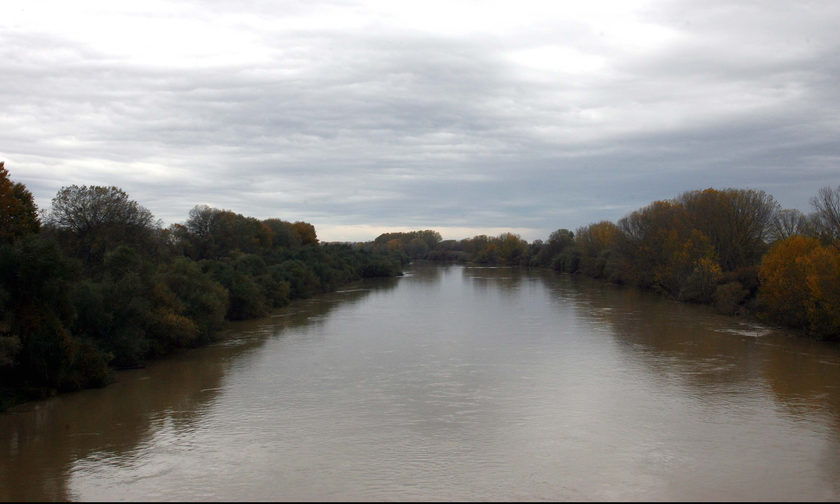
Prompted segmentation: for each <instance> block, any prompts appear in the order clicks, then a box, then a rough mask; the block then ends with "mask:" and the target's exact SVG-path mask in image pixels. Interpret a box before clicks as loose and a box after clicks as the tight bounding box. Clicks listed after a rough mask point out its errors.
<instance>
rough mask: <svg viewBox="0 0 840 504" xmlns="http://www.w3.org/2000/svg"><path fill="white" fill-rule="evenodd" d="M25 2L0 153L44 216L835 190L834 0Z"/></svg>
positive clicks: (548, 221) (344, 212)
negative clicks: (646, 0)
mask: <svg viewBox="0 0 840 504" xmlns="http://www.w3.org/2000/svg"><path fill="white" fill-rule="evenodd" d="M28 5H29V4H23V3H22V4H19V5H14V2H12V5H11V6H6V7H5V8H6V11H5V12H3V13H2V14H4V15H3V16H0V61H3V66H4V79H3V84H2V86H0V103H3V104H4V107H3V108H4V119H3V124H4V127H3V128H2V129H0V158H2V159H5V160H6V161H7V167H8V168H9V169H10V171H11V173H12V177H13V179H15V180H17V181H21V182H24V183H25V184H27V186H28V187H29V188H30V189H31V190H32V191H33V193H34V194H35V196H36V198H37V201H38V203H39V206H41V207H47V206H48V205H49V200H50V198H51V197H52V196H53V195H54V194H55V193H56V191H57V190H58V189H59V188H60V187H61V186H63V185H70V184H103V185H117V186H120V187H122V188H123V189H125V190H126V191H127V192H128V193H129V194H130V195H131V196H132V197H133V198H135V199H137V200H138V201H139V202H140V203H141V204H143V205H144V206H146V207H148V208H149V209H150V210H152V211H153V212H154V213H155V215H156V216H158V217H160V218H163V219H164V220H165V221H166V222H178V221H183V220H185V219H186V217H187V213H188V211H189V209H190V208H191V207H192V206H194V205H196V204H200V203H206V204H211V205H214V206H218V207H222V208H229V209H232V210H234V211H237V212H240V213H243V214H246V215H252V216H256V217H261V218H265V217H271V216H279V217H282V218H285V219H290V220H307V221H310V222H313V223H314V224H315V225H316V227H317V228H318V229H329V232H328V233H329V235H323V234H322V238H327V239H345V238H347V237H348V236H349V234H345V235H342V231H341V227H342V226H347V227H348V229H349V227H352V226H369V227H372V228H373V227H375V228H377V229H378V228H387V227H393V228H395V229H396V228H400V229H401V228H406V227H412V228H416V227H453V228H456V227H457V228H458V229H467V230H471V229H474V230H481V229H487V228H516V229H517V230H523V233H525V234H526V235H529V236H526V238H529V239H534V238H538V237H543V238H544V237H546V236H547V235H548V233H549V232H550V231H552V230H553V229H556V228H559V227H567V228H572V229H574V228H576V227H577V226H580V225H584V224H588V223H590V222H594V221H597V220H601V219H609V220H616V219H618V218H620V217H621V216H623V215H624V214H626V213H627V212H629V211H632V210H634V209H636V208H638V207H640V206H643V205H646V204H648V203H650V202H651V201H653V200H655V199H664V198H670V197H674V196H676V195H678V194H679V193H681V192H683V191H686V190H691V189H702V188H705V187H719V188H722V187H749V188H757V189H764V190H766V191H767V192H769V193H770V194H773V195H774V196H775V197H776V198H777V199H778V200H779V201H780V202H781V203H782V204H783V205H784V206H787V207H795V208H800V209H801V210H805V211H807V210H808V198H810V196H812V195H813V194H815V193H816V191H817V190H818V189H819V187H822V186H825V185H832V186H834V185H837V184H840V169H838V159H839V158H840V152H838V150H840V149H839V148H838V146H837V142H836V138H837V137H838V131H839V130H840V119H838V117H840V114H838V112H840V103H839V101H840V96H838V95H837V93H836V88H837V84H838V70H839V68H838V65H840V62H838V60H837V58H836V57H834V55H835V54H837V53H838V49H840V35H838V33H837V30H836V29H835V28H834V27H835V26H836V24H837V21H840V6H838V5H837V4H835V3H833V2H813V3H805V2H802V3H793V4H791V3H788V2H779V3H777V4H776V3H769V2H766V3H759V4H737V5H734V6H733V5H730V3H729V2H721V3H708V2H703V3H702V4H698V3H696V2H662V3H659V2H657V3H652V4H650V5H648V6H647V7H645V8H644V9H637V10H636V11H634V12H631V13H629V14H628V13H620V14H616V13H613V12H612V11H610V10H609V9H602V10H603V12H604V15H600V14H599V13H598V11H597V9H593V10H592V11H591V12H589V11H584V12H571V11H572V10H574V9H570V12H569V13H565V11H563V12H559V13H558V12H553V11H551V8H552V5H553V4H551V3H549V4H532V3H529V2H524V3H522V5H521V8H520V9H518V10H517V9H515V8H514V7H515V6H513V4H511V5H508V6H502V7H498V6H496V7H494V8H495V9H501V12H496V11H494V10H493V9H490V11H489V12H490V13H489V14H488V13H487V12H486V11H487V9H481V8H480V6H479V5H478V4H476V5H472V6H471V5H470V4H464V3H455V4H452V5H454V7H452V9H451V12H450V11H446V10H439V11H438V10H436V9H437V8H438V7H437V6H436V5H434V4H432V5H430V6H429V7H428V10H429V12H428V13H426V12H424V11H422V10H419V9H418V8H417V7H416V6H414V7H411V6H407V7H406V8H413V10H412V12H409V13H407V14H406V13H403V12H400V11H398V10H395V9H394V7H393V5H392V4H383V5H375V4H364V3H355V2H353V3H348V2H332V3H318V4H316V5H312V4H310V3H308V2H307V3H302V2H289V3H283V4H279V5H278V4H275V3H273V2H248V3H243V2H224V1H216V2H213V3H211V4H206V3H203V4H201V5H197V4H191V3H188V2H183V3H162V4H159V5H158V4H150V5H151V6H152V7H149V8H144V7H142V6H139V5H138V6H135V7H134V9H135V12H128V13H124V12H118V11H116V10H115V9H117V7H115V6H112V7H108V6H109V5H111V4H108V3H105V4H104V6H102V5H93V6H88V5H87V4H85V5H83V6H80V8H79V9H78V11H79V12H77V13H75V14H72V13H71V12H69V11H68V12H65V14H67V15H68V16H69V15H71V14H72V15H74V16H76V17H74V18H73V19H69V20H68V24H61V23H59V21H58V20H57V19H50V16H51V15H53V14H51V13H50V12H40V13H39V12H33V11H32V9H33V8H32V7H28ZM482 5H483V4H482ZM622 5H623V3H618V4H615V5H614V6H613V7H615V8H619V6H622ZM566 7H569V6H566ZM576 8H580V9H584V10H585V9H586V7H576ZM621 8H624V7H621ZM108 9H112V10H108ZM543 10H545V12H543ZM73 12H75V11H73ZM446 13H449V14H451V15H450V16H449V17H446V16H445V15H444V14H446ZM467 14H470V16H467ZM55 15H56V16H58V14H55ZM435 15H437V16H438V17H435ZM38 16H41V17H38ZM423 16H426V17H423ZM418 17H419V19H415V18H418ZM73 22H76V23H79V25H78V26H77V27H76V26H75V25H73ZM85 23H87V25H85ZM83 25H85V26H83ZM348 233H349V231H348ZM373 237H374V236H369V237H361V238H360V237H357V236H354V237H353V239H372V238H373Z"/></svg>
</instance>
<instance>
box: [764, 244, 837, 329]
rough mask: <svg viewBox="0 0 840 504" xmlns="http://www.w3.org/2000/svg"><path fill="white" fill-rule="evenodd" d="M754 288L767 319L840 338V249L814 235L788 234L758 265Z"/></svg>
mask: <svg viewBox="0 0 840 504" xmlns="http://www.w3.org/2000/svg"><path fill="white" fill-rule="evenodd" d="M758 275H759V280H760V281H761V287H760V289H759V292H758V297H759V301H760V302H761V304H762V306H763V308H764V310H765V312H766V314H767V316H769V317H770V319H771V320H773V321H775V322H778V323H781V324H784V325H787V326H791V327H797V328H802V329H806V330H808V331H809V332H811V333H812V334H814V335H817V336H819V337H822V338H827V339H838V338H840V251H838V249H837V248H835V247H833V246H823V245H822V244H821V243H820V241H819V240H818V239H816V238H811V237H805V236H792V237H790V238H788V239H786V240H782V241H780V242H778V243H777V244H776V245H775V246H774V247H773V248H772V249H771V250H770V251H769V252H768V253H767V254H766V255H765V256H764V259H763V260H762V262H761V266H760V268H759V273H758Z"/></svg>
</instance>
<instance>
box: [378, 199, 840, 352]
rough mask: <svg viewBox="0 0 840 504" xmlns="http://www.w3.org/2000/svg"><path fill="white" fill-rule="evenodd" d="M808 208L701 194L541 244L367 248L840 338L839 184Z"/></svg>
mask: <svg viewBox="0 0 840 504" xmlns="http://www.w3.org/2000/svg"><path fill="white" fill-rule="evenodd" d="M811 204H812V206H813V208H814V212H812V213H810V214H808V215H805V214H803V213H802V212H800V211H798V210H790V209H783V208H781V206H780V205H779V204H778V202H776V200H775V199H774V198H773V197H772V196H770V195H768V194H766V193H765V192H764V191H759V190H753V189H749V190H747V189H733V188H729V189H723V190H719V189H712V188H708V189H704V190H694V191H687V192H685V193H682V194H681V195H679V196H677V197H675V198H673V199H670V200H660V201H654V202H653V203H651V204H649V205H647V206H645V207H643V208H640V209H638V210H635V211H633V212H630V213H629V214H627V215H626V216H624V217H622V218H621V219H619V220H618V221H617V222H616V223H613V222H610V221H600V222H595V223H592V224H589V225H586V226H581V227H579V228H578V229H577V230H576V231H575V232H572V231H570V230H568V229H558V230H556V231H554V232H553V233H551V235H550V236H549V238H548V239H547V240H546V241H542V240H535V241H534V242H533V243H528V242H527V241H525V240H523V239H521V238H520V237H519V236H518V235H515V234H512V233H502V234H500V235H499V236H487V235H477V236H474V237H472V238H464V239H462V240H445V241H444V240H441V239H440V235H439V234H438V233H436V232H435V231H432V230H425V231H412V232H402V233H399V232H396V233H384V234H382V235H380V236H379V237H377V238H376V239H375V240H373V242H370V243H371V244H372V247H373V248H375V249H383V250H384V249H387V250H389V251H395V252H401V253H403V254H405V255H406V256H407V257H408V258H410V259H426V260H432V261H438V262H449V261H453V262H468V263H474V264H486V265H500V266H537V267H550V268H553V269H554V270H556V271H560V272H566V273H579V274H583V275H587V276H590V277H593V278H602V279H605V280H608V281H611V282H614V283H618V284H625V285H632V286H635V287H639V288H643V289H648V290H653V291H656V292H660V293H662V294H664V295H666V296H670V297H673V298H675V299H678V300H681V301H688V302H695V303H705V304H711V305H713V306H714V307H715V308H716V309H717V310H718V311H720V312H721V313H726V314H737V313H757V314H759V315H760V316H762V317H763V318H765V319H766V320H767V321H770V322H775V323H780V324H783V325H787V326H791V327H796V328H800V329H805V330H806V331H808V332H809V333H811V334H814V335H816V336H818V337H821V338H826V339H840V292H838V289H840V287H834V286H840V186H838V187H837V188H836V189H831V188H830V187H824V188H821V189H820V190H819V191H818V192H817V194H816V196H814V197H813V198H812V199H811ZM420 237H436V239H434V240H430V241H422V240H421V239H420ZM803 240H804V241H803ZM421 241H422V243H420V242H421ZM409 244H410V245H409ZM793 299H795V301H793ZM792 313H796V315H795V316H794V315H792Z"/></svg>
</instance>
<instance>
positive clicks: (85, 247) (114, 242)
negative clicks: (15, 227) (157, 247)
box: [47, 185, 160, 263]
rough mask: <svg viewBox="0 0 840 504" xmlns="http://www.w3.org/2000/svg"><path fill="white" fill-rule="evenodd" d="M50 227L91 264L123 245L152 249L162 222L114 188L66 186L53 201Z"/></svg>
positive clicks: (49, 215)
mask: <svg viewBox="0 0 840 504" xmlns="http://www.w3.org/2000/svg"><path fill="white" fill-rule="evenodd" d="M47 224H48V225H49V226H50V227H53V228H55V229H57V230H59V231H60V232H62V234H64V238H67V243H68V244H69V245H70V246H71V247H72V248H75V252H76V254H77V255H78V256H79V257H80V258H82V259H84V260H85V261H86V262H88V263H101V262H102V261H103V260H104V257H105V253H106V252H107V251H108V250H112V249H114V248H116V247H118V246H120V245H130V246H133V247H135V248H137V249H138V250H148V249H149V248H150V244H151V242H152V241H153V240H154V235H155V232H156V231H158V230H159V229H160V223H159V222H158V221H156V220H155V218H154V216H153V215H152V213H151V212H150V211H149V210H147V209H146V208H144V207H142V206H140V204H138V203H137V202H136V201H133V200H131V199H130V198H129V197H128V194H126V192H125V191H123V190H122V189H120V188H118V187H114V186H110V187H103V186H81V187H79V186H77V185H72V186H69V187H63V188H61V190H60V191H58V194H57V195H56V196H55V198H53V200H52V207H51V208H50V212H49V214H48V216H47Z"/></svg>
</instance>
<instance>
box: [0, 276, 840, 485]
mask: <svg viewBox="0 0 840 504" xmlns="http://www.w3.org/2000/svg"><path fill="white" fill-rule="evenodd" d="M838 454H840V351H838V348H837V346H832V345H828V344H825V343H820V342H814V341H809V340H803V339H801V338H795V337H792V336H791V335H789V334H786V333H785V332H782V331H776V330H772V329H770V328H767V327H763V326H760V325H755V324H751V323H747V322H745V321H743V320H740V319H736V318H729V317H723V316H719V315H717V314H714V313H712V312H711V311H709V310H707V309H706V308H705V307H699V306H692V305H686V304H681V303H676V302H672V301H669V300H666V299H663V298H660V297H657V296H653V295H649V294H646V293H642V292H638V291H635V290H632V289H623V288H618V287H615V286H611V285H606V284H603V283H599V282H594V281H590V280H587V279H581V278H576V277H570V276H565V275H557V274H554V273H551V272H536V271H521V270H515V269H509V268H465V267H461V266H448V267H420V266H417V267H414V268H413V269H412V270H411V271H409V272H407V275H406V276H405V277H403V278H401V279H389V280H382V281H377V282H367V283H364V284H360V285H358V286H354V287H350V288H347V289H345V290H344V291H341V292H337V293H334V294H331V295H328V296H324V297H320V298H317V299H311V300H306V301H303V302H299V303H295V304H293V305H291V306H289V307H287V308H286V309H283V310H280V311H278V312H277V313H275V314H274V315H273V316H271V317H268V318H266V319H261V320H257V321H249V322H244V323H237V324H232V325H231V327H230V329H229V330H228V331H227V334H226V337H225V338H224V339H223V340H222V341H220V342H219V343H217V344H215V345H212V346H210V347H206V348H202V349H198V350H194V351H190V352H185V353H183V354H179V355H178V356H176V357H174V358H171V359H167V360H165V361H161V362H157V363H154V364H153V365H151V366H149V367H148V368H146V369H142V370H133V371H128V372H124V373H121V374H120V377H119V382H118V383H116V384H114V385H112V386H110V387H107V388H105V389H101V390H92V391H85V392H81V393H77V394H71V395H67V396H62V397H59V398H54V399H51V400H48V401H41V402H37V403H30V404H27V405H23V406H22V407H19V408H16V409H14V410H13V411H12V412H10V413H8V414H5V415H0V500H106V499H118V500H119V499H130V500H143V499H145V500H321V499H327V500H356V499H364V500H382V499H386V500H441V499H444V500H491V499H497V500H517V499H518V500H522V499H524V500H535V499H553V500H579V499H594V500H643V499H653V500H686V499H688V500H697V499H699V500H732V499H734V500H795V499H806V500H837V499H838V498H840V484H838V482H840V455H838Z"/></svg>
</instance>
